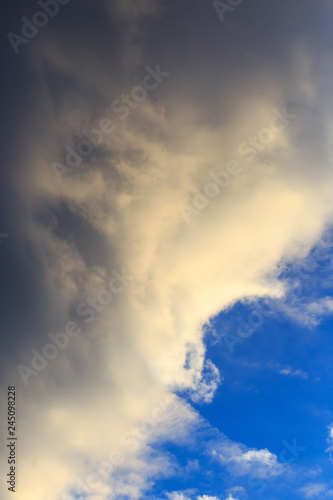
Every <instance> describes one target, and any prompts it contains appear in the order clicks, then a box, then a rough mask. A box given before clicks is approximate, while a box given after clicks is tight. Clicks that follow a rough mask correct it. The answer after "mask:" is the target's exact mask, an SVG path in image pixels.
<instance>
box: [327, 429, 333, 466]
mask: <svg viewBox="0 0 333 500" xmlns="http://www.w3.org/2000/svg"><path fill="white" fill-rule="evenodd" d="M327 442H328V444H329V447H328V448H327V450H326V452H327V453H329V457H330V459H333V424H330V425H329V426H328V438H327Z"/></svg>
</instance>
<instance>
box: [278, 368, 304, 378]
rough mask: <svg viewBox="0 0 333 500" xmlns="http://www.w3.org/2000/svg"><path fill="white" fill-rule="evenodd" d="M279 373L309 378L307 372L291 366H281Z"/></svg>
mask: <svg viewBox="0 0 333 500" xmlns="http://www.w3.org/2000/svg"><path fill="white" fill-rule="evenodd" d="M280 373H281V375H285V376H291V377H299V378H302V379H304V380H306V379H308V378H309V376H308V374H307V373H306V372H305V371H304V370H301V369H300V368H298V369H297V370H293V369H292V368H282V370H280Z"/></svg>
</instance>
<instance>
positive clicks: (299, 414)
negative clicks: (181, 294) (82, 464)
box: [149, 231, 333, 500]
mask: <svg viewBox="0 0 333 500" xmlns="http://www.w3.org/2000/svg"><path fill="white" fill-rule="evenodd" d="M330 241H331V232H330V231H327V233H326V234H325V239H324V240H323V242H321V243H320V244H319V245H316V246H315V247H314V248H313V249H312V251H311V252H310V253H309V255H308V256H307V257H306V259H303V260H300V261H297V262H292V263H287V264H286V265H285V266H284V267H283V270H282V272H281V279H282V280H284V281H285V283H286V286H287V295H286V297H287V298H286V297H284V298H283V305H281V303H280V302H281V301H279V300H277V301H276V303H275V304H273V303H272V301H268V302H267V301H266V302H265V301H263V300H258V299H256V298H255V297H253V298H252V299H251V301H250V300H247V301H246V302H243V303H236V304H235V305H234V306H232V307H231V308H230V309H229V310H228V311H226V312H223V313H221V314H219V315H218V316H217V317H215V318H214V319H213V320H212V321H211V322H210V325H209V327H208V328H207V333H206V341H205V345H206V349H207V357H208V358H209V359H210V360H212V362H213V363H214V364H215V365H217V366H220V367H223V369H222V370H221V378H222V379H223V380H222V383H221V385H220V386H219V388H218V389H217V391H216V393H215V396H214V400H213V402H212V403H211V404H201V405H197V404H194V407H195V408H196V410H197V411H198V412H199V413H200V415H201V416H202V417H203V419H204V420H203V422H202V427H201V431H202V433H200V434H199V436H200V437H199V439H198V438H197V437H196V436H193V438H192V439H190V443H189V444H188V446H185V447H177V446H172V447H168V446H167V445H166V446H165V447H164V448H163V449H164V450H168V451H169V452H171V453H173V454H174V455H175V457H177V461H178V462H179V464H180V470H179V479H178V480H177V481H175V480H174V478H172V479H171V480H167V481H163V482H162V483H159V484H158V486H157V488H156V489H157V490H158V492H160V491H161V489H164V490H165V491H166V493H165V495H159V494H156V496H155V495H152V497H151V498H175V499H177V498H179V499H181V498H197V497H200V498H201V496H204V495H207V498H210V497H213V498H214V497H216V498H223V499H225V498H230V495H232V498H237V499H238V498H239V499H243V498H244V499H245V498H249V499H254V498H263V499H270V500H273V499H275V498H279V499H291V498H292V499H294V498H295V499H298V498H299V499H301V498H332V496H333V482H332V467H333V465H332V461H331V460H330V459H329V450H328V448H329V447H330V446H332V440H331V441H330V440H329V436H330V427H331V426H332V421H333V409H332V404H331V401H330V398H329V397H328V396H327V395H328V394H330V392H331V390H332V376H333V373H332V363H331V359H332V356H333V340H332V336H331V331H332V326H333V323H332V321H333V320H332V318H331V315H330V313H329V312H326V314H325V313H323V312H322V311H321V313H320V314H314V313H312V310H314V304H315V303H316V304H318V303H322V302H324V301H326V302H327V301H329V300H330V297H331V296H332V285H331V283H330V280H331V273H332V255H333V254H332V246H331V244H330ZM283 307H288V308H292V307H293V309H290V310H289V311H288V314H286V313H284V312H283ZM263 310H264V311H267V312H266V314H264V315H262V313H261V312H262V311H263ZM253 311H257V312H258V311H259V315H257V316H256V317H255V316H251V314H252V313H253ZM240 324H241V325H242V326H243V330H242V331H243V332H248V335H249V336H248V337H247V338H243V339H242V338H241V337H239V336H238V335H237V326H238V325H240ZM255 324H259V325H258V326H255ZM235 325H236V326H235ZM244 325H249V326H248V328H249V327H250V328H252V330H250V329H249V330H245V327H244ZM223 332H229V335H230V336H229V337H227V338H228V341H225V340H224V338H225V337H223ZM221 333H222V335H221ZM235 338H238V339H240V340H242V343H239V342H234V341H235ZM192 404H193V402H192ZM214 434H215V435H214ZM221 434H223V435H224V436H226V437H227V438H228V439H229V440H230V441H232V442H234V443H242V444H243V445H245V446H246V447H247V449H249V450H262V449H264V450H268V451H269V452H270V453H271V454H273V455H276V457H277V463H279V464H281V470H280V471H279V472H278V474H277V475H275V474H274V472H273V471H274V467H275V468H276V464H275V462H274V465H272V467H268V468H267V473H266V474H263V477H259V479H256V478H255V477H254V475H253V470H252V471H250V472H248V473H247V474H244V473H243V468H242V467H241V466H240V467H239V469H238V468H237V466H236V467H235V468H234V469H233V470H232V471H228V468H227V467H226V466H224V465H223V464H222V463H221V462H220V461H219V460H218V459H216V457H215V456H213V455H212V453H211V450H212V448H214V443H216V444H217V443H218V442H219V440H220V439H221ZM216 435H217V436H218V437H216ZM286 443H287V444H286ZM288 445H289V446H288ZM284 450H287V451H286V452H284ZM292 450H294V453H293V452H292ZM237 487H238V490H237ZM241 488H243V489H241ZM172 491H174V492H177V494H178V495H184V496H183V497H181V496H179V497H177V495H176V493H174V496H172V495H171V496H170V492H172ZM168 495H169V496H168ZM149 498H150V497H149ZM204 498H205V497H204Z"/></svg>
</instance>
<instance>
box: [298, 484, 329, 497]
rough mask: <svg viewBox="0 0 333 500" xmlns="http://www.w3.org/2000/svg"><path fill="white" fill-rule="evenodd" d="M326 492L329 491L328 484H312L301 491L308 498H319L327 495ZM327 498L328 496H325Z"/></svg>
mask: <svg viewBox="0 0 333 500" xmlns="http://www.w3.org/2000/svg"><path fill="white" fill-rule="evenodd" d="M326 490H327V486H326V484H320V483H312V484H308V485H307V486H304V487H303V488H301V489H300V490H299V491H300V493H302V494H303V495H304V496H305V497H306V498H318V495H323V494H325V493H326ZM325 496H326V494H325Z"/></svg>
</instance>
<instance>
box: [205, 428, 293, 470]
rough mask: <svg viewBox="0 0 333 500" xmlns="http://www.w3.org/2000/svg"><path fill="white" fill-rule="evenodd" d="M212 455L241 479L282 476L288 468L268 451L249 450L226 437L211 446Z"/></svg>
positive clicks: (221, 437)
mask: <svg viewBox="0 0 333 500" xmlns="http://www.w3.org/2000/svg"><path fill="white" fill-rule="evenodd" d="M210 453H211V454H212V456H213V457H216V458H217V459H218V460H219V462H220V463H221V465H223V466H225V467H226V468H227V470H228V471H229V472H230V473H231V474H234V475H237V476H239V477H242V476H247V475H252V476H253V477H256V478H260V479H262V478H268V477H274V476H278V475H280V474H282V473H283V472H284V471H285V470H286V467H285V466H284V465H283V464H281V463H279V462H278V460H277V456H276V455H274V454H273V453H271V452H270V451H268V450H267V449H261V450H255V449H248V448H247V447H246V446H244V445H242V444H239V443H236V442H233V441H230V440H229V439H227V438H225V437H224V436H220V440H219V442H218V440H216V442H215V443H214V444H212V445H211V449H210Z"/></svg>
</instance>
